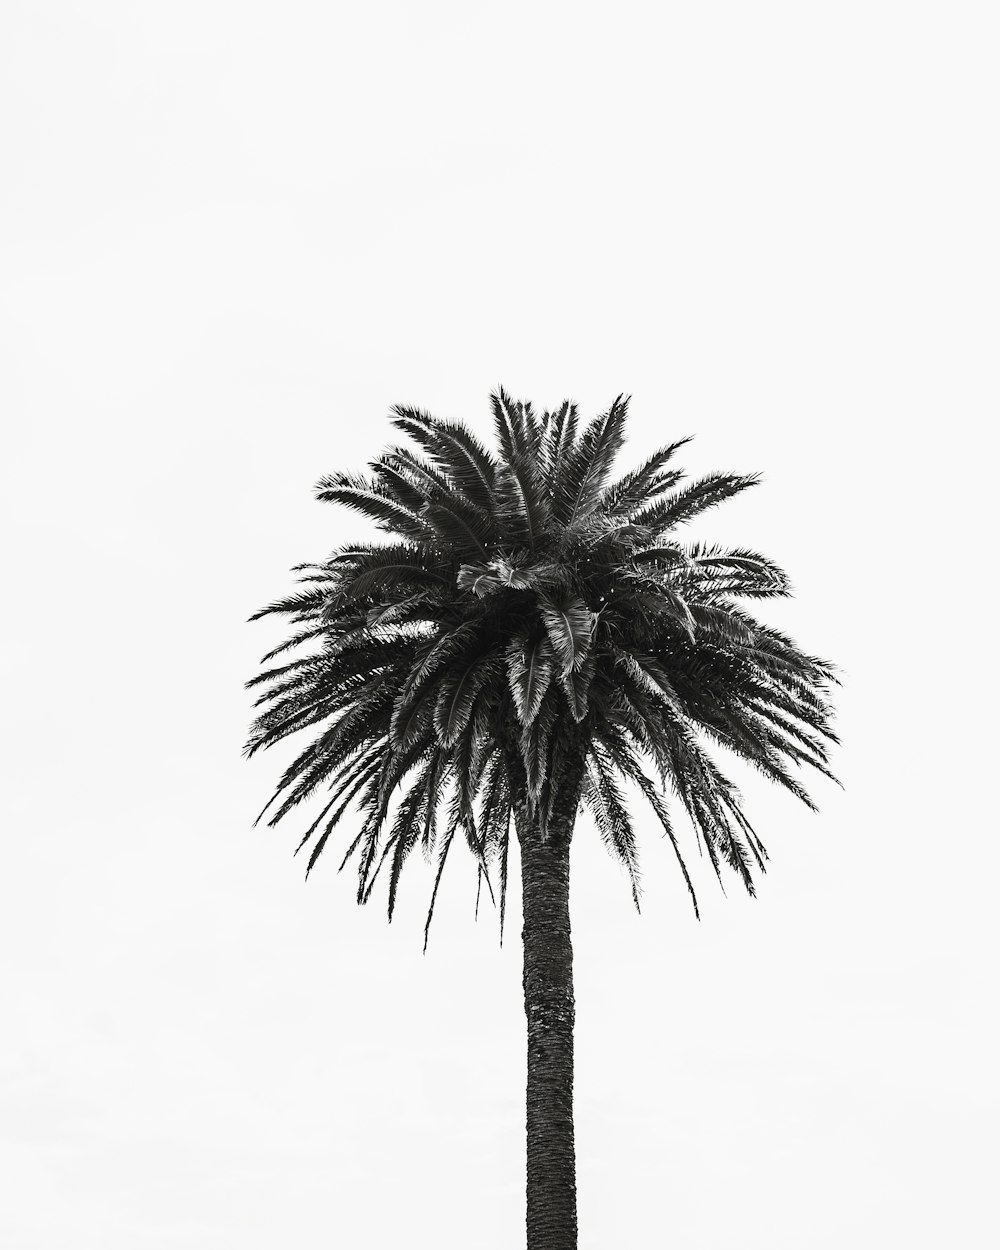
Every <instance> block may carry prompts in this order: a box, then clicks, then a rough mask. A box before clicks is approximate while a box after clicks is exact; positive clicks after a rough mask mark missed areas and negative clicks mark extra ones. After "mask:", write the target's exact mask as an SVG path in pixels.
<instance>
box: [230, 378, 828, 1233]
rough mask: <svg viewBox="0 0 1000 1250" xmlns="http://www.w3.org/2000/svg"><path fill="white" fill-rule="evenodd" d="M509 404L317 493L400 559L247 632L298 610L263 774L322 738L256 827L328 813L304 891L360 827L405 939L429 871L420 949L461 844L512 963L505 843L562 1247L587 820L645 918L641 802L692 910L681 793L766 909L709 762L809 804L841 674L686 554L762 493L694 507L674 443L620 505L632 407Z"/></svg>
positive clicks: (539, 1197)
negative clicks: (429, 868) (687, 529)
mask: <svg viewBox="0 0 1000 1250" xmlns="http://www.w3.org/2000/svg"><path fill="white" fill-rule="evenodd" d="M491 398H492V408H493V420H494V425H495V431H496V441H497V446H496V449H495V450H490V449H488V448H487V447H486V446H484V445H483V443H482V442H481V441H480V440H479V439H478V438H476V437H475V436H474V434H473V433H472V432H471V431H470V430H469V429H468V428H467V427H466V426H464V425H462V424H458V423H453V422H448V421H442V420H439V419H436V418H434V417H431V416H429V415H427V414H426V413H424V412H421V411H418V410H416V409H412V408H404V407H397V408H395V409H394V410H393V423H394V425H395V426H396V427H397V428H398V429H399V430H400V432H401V433H402V434H404V435H406V436H407V438H408V440H409V442H410V446H399V447H391V448H389V449H388V450H387V451H385V452H384V453H383V454H382V455H380V456H379V457H378V458H377V459H375V460H373V461H371V463H370V465H369V470H370V471H369V472H368V473H366V474H363V475H354V474H350V473H346V472H338V473H333V474H331V475H330V476H328V477H324V478H322V479H321V480H320V482H319V483H318V486H317V493H318V497H319V498H320V499H321V500H327V501H330V502H333V503H340V504H344V505H346V506H347V507H349V508H354V509H356V510H357V511H359V512H361V513H362V514H364V515H365V516H366V517H369V518H370V519H371V520H373V521H374V522H375V524H376V525H377V526H378V527H379V528H380V529H381V530H382V531H384V532H385V533H386V534H387V535H388V536H389V538H388V540H387V541H385V542H377V543H362V544H357V545H351V546H347V547H342V548H341V549H339V550H337V551H335V552H334V553H333V554H332V555H331V556H330V557H329V559H327V560H326V561H324V562H323V563H321V564H307V565H299V566H297V567H298V569H299V571H300V572H301V573H302V577H301V579H300V580H301V582H302V583H303V584H304V585H303V588H302V589H301V590H299V592H298V593H295V594H292V595H290V596H289V597H287V598H283V599H280V600H278V601H277V602H275V603H272V604H270V605H269V606H268V607H266V608H263V609H262V610H261V611H260V612H258V613H256V616H255V618H251V619H256V617H262V616H265V615H268V614H271V613H280V614H284V615H286V616H288V617H290V618H291V621H292V624H293V626H294V628H293V631H292V633H291V636H290V637H289V638H288V639H287V641H285V642H283V643H282V644H281V646H279V647H276V648H275V649H274V650H273V651H271V652H269V653H268V655H266V656H265V657H264V660H263V663H264V664H267V665H270V667H268V668H266V669H265V671H263V672H261V673H260V674H259V675H258V676H256V677H255V678H254V679H253V680H252V681H251V682H250V683H249V685H251V686H254V687H261V688H262V690H263V693H261V695H260V698H259V700H258V703H257V706H258V707H259V708H260V711H259V713H258V714H257V716H256V719H255V721H254V724H253V727H252V731H251V736H250V740H249V742H248V744H247V752H248V754H253V753H254V752H256V751H258V750H260V749H261V748H262V747H270V746H273V745H274V744H275V743H277V742H280V741H281V740H282V739H284V738H286V737H288V736H289V735H291V734H298V733H303V734H306V735H307V737H308V741H307V743H306V745H305V746H304V747H303V749H302V750H301V753H300V754H299V755H298V756H297V758H296V759H295V760H294V761H293V762H292V763H291V764H290V765H289V766H288V767H287V768H286V769H285V771H284V774H283V775H282V777H281V779H280V782H279V784H278V787H277V789H276V791H275V794H274V796H273V797H272V799H271V801H270V802H269V803H268V805H267V807H265V809H264V811H263V812H262V813H261V817H262V816H264V815H265V813H267V812H268V811H271V815H270V817H269V823H270V824H272V825H274V824H276V823H277V822H278V821H280V820H281V819H283V818H284V817H285V816H287V815H288V814H289V813H290V812H292V811H293V810H294V809H296V808H297V807H298V806H299V805H300V804H301V803H303V802H304V801H305V800H306V799H309V798H310V797H311V796H313V795H314V794H315V793H316V792H317V791H322V792H323V798H322V802H321V804H320V805H319V811H318V815H316V816H315V818H314V819H313V820H312V822H311V823H310V824H309V826H308V828H307V829H306V830H305V833H304V834H303V836H302V838H301V841H300V842H299V845H298V850H302V849H303V848H307V849H308V867H307V875H308V872H309V871H310V870H311V869H312V867H313V865H314V864H315V863H316V860H317V859H318V857H319V856H320V854H321V853H322V852H323V851H324V849H325V848H326V847H327V845H328V843H329V841H330V838H331V836H332V835H333V833H334V831H335V829H336V828H337V826H338V824H339V823H340V822H341V820H342V819H343V817H344V815H345V813H346V812H348V811H349V810H352V809H353V810H355V811H356V812H357V816H356V817H355V819H354V821H353V828H352V835H353V836H350V838H349V844H348V845H347V848H346V852H345V853H344V854H343V857H342V860H341V865H340V866H341V868H343V867H344V866H345V864H347V863H348V862H349V861H350V860H351V859H352V857H353V858H354V859H355V860H356V863H357V873H358V890H357V898H358V902H359V903H364V902H367V900H368V899H369V897H370V895H371V892H372V889H373V887H374V885H375V882H376V880H377V878H378V875H379V873H380V872H382V871H383V870H384V874H385V876H387V878H388V891H387V893H388V912H389V919H390V921H391V919H392V914H393V908H394V906H395V903H396V896H397V890H398V886H399V879H400V874H401V872H402V869H403V866H404V864H405V863H406V860H407V858H408V856H409V855H410V853H411V851H412V850H413V849H414V848H415V847H417V846H418V845H419V846H420V847H421V848H422V850H423V851H424V853H425V855H426V856H427V857H428V858H430V859H432V860H434V861H436V874H435V878H434V885H433V890H432V893H431V899H430V908H429V910H428V914H427V924H426V926H425V929H424V948H425V949H426V944H427V933H428V930H429V927H430V923H431V917H432V916H433V913H434V902H435V899H436V897H437V891H438V886H439V884H440V881H441V875H442V873H443V871H444V867H445V862H446V860H447V857H448V853H449V851H450V849H451V847H452V844H453V843H454V842H455V840H456V839H458V840H459V841H460V842H464V843H465V844H466V846H467V847H468V849H469V851H470V852H471V854H472V855H473V856H474V857H475V860H476V863H477V869H478V881H479V886H480V887H481V886H482V883H483V882H484V881H485V882H486V884H487V888H488V890H489V891H490V893H491V895H494V896H495V895H496V894H498V895H499V914H500V934H501V941H502V940H503V926H504V920H505V913H506V894H507V871H508V862H509V847H510V833H511V829H512V828H513V830H514V832H515V835H516V837H517V841H518V844H519V848H520V864H521V881H522V899H523V929H522V939H523V945H524V1008H525V1013H526V1016H527V1032H528V1082H527V1117H526V1118H527V1244H528V1248H529V1250H570V1248H571V1247H575V1246H576V1244H577V1217H576V1179H575V1172H576V1169H575V1151H574V1141H573V1022H574V1000H573V951H572V945H571V940H570V914H569V867H570V842H571V839H572V836H573V829H574V824H575V821H576V816H577V813H578V811H579V809H580V807H581V805H585V806H586V807H587V808H589V810H590V811H591V812H592V814H593V817H594V820H595V823H596V827H597V829H598V830H599V832H600V835H601V838H602V839H603V841H604V842H605V844H606V845H607V847H608V849H609V850H610V851H611V852H612V854H613V855H614V856H615V857H617V858H618V859H619V860H620V861H621V862H622V863H623V864H624V865H625V868H626V869H627V870H628V874H629V878H630V881H631V887H632V896H633V898H634V900H635V903H636V906H637V907H638V905H639V897H640V886H639V868H638V861H637V853H636V838H635V829H634V825H633V819H632V816H631V814H630V810H629V803H628V793H629V788H631V789H632V790H633V791H638V792H639V793H641V795H642V796H643V797H644V798H645V800H646V801H647V802H648V804H649V806H650V808H651V809H652V813H653V815H654V817H655V820H656V821H657V822H658V824H659V825H660V826H662V829H663V834H664V836H665V837H666V838H668V839H669V841H670V843H671V845H672V847H673V850H674V853H675V854H676V857H677V863H678V866H679V868H680V871H681V873H682V874H683V877H684V880H685V882H686V883H687V889H688V891H689V892H690V896H691V902H692V904H693V906H694V909H695V913H696V914H697V910H698V904H697V899H696V897H695V892H694V887H693V884H692V881H691V877H690V875H689V873H688V869H687V867H686V865H685V861H684V857H683V854H682V849H681V841H680V838H679V836H678V833H677V831H676V829H675V826H674V822H673V816H672V810H671V808H670V807H668V801H667V797H666V796H667V795H668V794H669V795H671V796H672V797H673V799H674V800H675V801H676V803H677V804H679V805H680V807H681V808H683V810H684V811H685V812H686V814H687V816H688V818H689V820H690V823H691V825H692V826H693V829H694V834H695V837H696V840H697V841H698V843H700V846H701V848H702V849H703V850H704V852H705V853H706V855H707V857H708V859H709V861H710V862H711V864H712V867H713V868H714V870H715V872H716V874H717V875H718V877H719V879H720V881H721V880H722V878H723V874H724V872H732V873H735V875H736V876H737V877H738V878H739V879H740V881H742V883H743V885H744V886H745V887H746V889H747V890H748V891H749V892H750V893H751V894H753V892H754V875H755V873H756V872H758V871H763V869H764V864H765V859H766V852H765V850H764V847H763V845H762V843H761V841H760V839H759V838H758V836H757V834H756V833H755V832H754V830H753V829H752V827H751V826H750V824H749V822H748V820H747V818H746V816H745V815H744V813H743V810H742V807H741V800H740V795H739V793H738V791H737V789H736V787H735V786H734V785H733V784H732V782H730V781H729V780H728V779H727V777H726V776H725V775H724V774H723V772H722V771H721V770H720V768H719V765H718V764H717V762H716V760H715V758H714V757H713V754H712V753H711V752H710V750H706V744H714V745H715V746H717V747H724V748H726V749H728V750H729V751H732V752H733V753H734V754H735V755H737V756H739V757H741V758H742V759H744V760H746V761H748V762H749V763H750V764H751V765H753V767H754V768H756V769H758V770H759V771H760V772H761V773H763V774H764V776H765V777H768V778H770V779H771V780H772V781H775V782H777V783H778V784H779V785H781V786H784V787H785V788H786V789H788V790H790V791H791V792H792V793H793V794H795V795H796V796H797V797H798V798H799V799H801V800H802V802H804V803H806V804H807V805H808V806H810V807H812V806H813V804H812V802H811V800H810V798H809V796H808V795H807V793H806V791H805V790H804V788H803V786H802V784H801V783H800V781H799V779H798V777H797V776H796V774H795V772H793V771H792V768H791V767H790V766H795V767H796V768H797V767H798V766H800V765H803V764H805V765H809V766H810V767H811V768H814V769H816V770H818V771H819V772H821V773H824V774H826V775H827V776H830V775H831V774H830V773H829V771H828V767H827V763H828V754H827V752H828V745H827V744H828V743H830V742H836V737H835V735H834V733H833V732H832V730H831V727H830V721H831V707H830V704H829V690H830V683H832V682H834V681H835V677H834V673H833V671H832V668H831V666H830V665H829V664H827V663H825V662H824V661H823V660H821V659H818V658H816V657H815V656H811V655H807V654H805V653H804V652H803V651H801V650H800V649H799V647H798V646H797V645H796V644H795V643H794V642H793V641H792V640H791V639H790V638H788V637H786V636H785V635H784V634H782V633H780V632H779V631H778V630H776V629H772V628H770V627H768V626H767V625H764V624H762V623H761V622H760V621H758V620H757V619H755V617H754V616H752V615H750V613H749V612H748V611H747V610H746V608H745V607H744V606H740V602H739V601H747V600H755V599H766V598H769V597H772V596H777V595H786V594H788V581H787V578H786V577H785V574H784V573H783V572H782V571H781V569H780V568H778V567H777V566H776V565H775V564H774V563H773V562H772V561H771V560H769V559H767V558H766V557H765V556H763V555H760V554H758V553H757V552H755V551H749V550H746V549H743V548H734V549H724V548H722V547H718V546H707V545H704V544H698V543H694V544H691V543H684V542H682V541H681V540H680V539H678V538H677V537H676V531H677V530H678V529H680V527H682V526H683V525H685V524H686V523H687V522H689V521H691V520H693V519H694V518H695V517H697V516H698V515H699V514H700V513H702V512H704V511H705V510H706V509H708V508H712V507H714V506H715V505H716V504H718V503H721V502H722V501H723V500H726V499H729V498H731V497H732V496H733V495H736V494H737V493H739V492H740V491H742V490H745V489H746V488H747V487H749V486H753V485H754V484H755V482H756V481H757V477H756V475H750V476H745V475H734V474H730V473H712V474H709V475H708V476H706V477H703V478H700V479H699V480H697V481H694V482H690V483H688V484H686V485H681V482H682V479H683V474H682V473H681V472H680V471H679V470H678V469H676V468H675V467H674V456H675V454H676V452H677V451H678V450H679V449H680V447H681V446H682V445H683V444H684V443H686V442H687V441H688V440H687V439H681V440H679V441H678V442H675V443H672V444H670V445H669V446H667V447H664V448H662V449H661V450H659V451H657V452H655V453H654V454H653V455H652V456H650V457H649V458H648V459H647V460H646V461H645V462H644V463H643V464H641V465H640V466H639V467H638V468H636V469H633V470H632V471H631V472H630V473H627V474H625V475H624V476H623V477H620V478H619V479H618V480H616V481H614V482H613V483H612V482H610V477H611V469H612V464H613V461H614V459H615V457H616V454H617V453H618V451H619V449H620V448H621V446H622V443H623V441H624V436H625V425H626V414H627V409H628V401H627V399H624V398H622V397H619V398H618V399H616V400H615V402H614V403H613V404H612V405H611V407H610V408H609V409H608V411H607V412H605V413H603V414H602V415H600V416H598V417H596V418H595V419H593V420H592V421H590V422H589V423H588V424H587V425H586V426H585V427H584V428H582V429H581V428H580V427H579V423H578V417H577V410H576V406H575V405H573V404H571V403H568V402H567V403H564V404H563V405H562V406H561V407H560V408H558V409H557V410H555V411H553V412H545V413H543V414H542V415H541V416H538V415H536V414H535V413H534V412H533V411H532V408H531V405H530V404H527V403H521V402H514V401H512V400H511V399H510V397H509V396H507V395H506V394H505V393H504V391H502V390H501V391H499V393H497V394H495V395H493V396H492V397H491ZM289 653H290V654H294V655H295V656H296V658H294V659H289V658H288V654H289ZM279 656H284V659H283V660H282V661H281V662H280V663H276V664H272V661H277V660H278V657H279ZM649 769H651V770H652V773H653V776H650V775H649V771H647V770H649ZM272 809H273V810H272ZM258 819H260V817H258ZM494 878H495V879H496V882H497V890H496V891H494ZM477 906H478V896H477Z"/></svg>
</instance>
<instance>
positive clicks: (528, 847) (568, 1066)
mask: <svg viewBox="0 0 1000 1250" xmlns="http://www.w3.org/2000/svg"><path fill="white" fill-rule="evenodd" d="M577 793H578V790H577ZM575 815H576V803H575V801H574V802H572V810H569V811H566V810H564V811H563V813H562V820H561V821H559V822H556V823H555V824H554V823H552V822H550V825H549V828H548V831H547V834H548V836H547V837H543V836H542V833H541V830H540V828H539V827H538V823H537V822H536V821H533V820H528V819H526V820H525V821H524V822H523V824H522V830H523V832H522V835H521V838H520V842H521V883H522V900H523V901H522V907H523V913H524V928H523V931H522V937H523V940H524V1011H525V1015H526V1016H527V1020H528V1087H527V1137H528V1142H527V1144H528V1195H527V1197H528V1202H527V1225H528V1250H576V1236H577V1229H576V1150H575V1146H574V1141H573V1022H574V1017H575V1006H574V1001H573V946H572V942H571V941H570V924H569V846H570V838H571V835H572V828H573V819H574V817H575Z"/></svg>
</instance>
